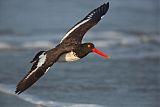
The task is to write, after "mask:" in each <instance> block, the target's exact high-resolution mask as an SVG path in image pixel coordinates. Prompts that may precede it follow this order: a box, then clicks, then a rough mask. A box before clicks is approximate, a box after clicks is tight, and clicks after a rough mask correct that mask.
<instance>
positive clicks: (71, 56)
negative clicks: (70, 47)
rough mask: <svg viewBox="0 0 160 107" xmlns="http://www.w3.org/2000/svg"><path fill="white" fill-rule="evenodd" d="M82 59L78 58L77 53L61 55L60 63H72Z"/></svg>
mask: <svg viewBox="0 0 160 107" xmlns="http://www.w3.org/2000/svg"><path fill="white" fill-rule="evenodd" d="M79 59H80V58H79V57H77V56H76V53H74V52H69V53H65V54H63V55H61V56H60V57H59V59H58V62H71V61H77V60H79Z"/></svg>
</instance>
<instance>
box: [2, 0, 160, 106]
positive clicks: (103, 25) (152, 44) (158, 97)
mask: <svg viewBox="0 0 160 107" xmlns="http://www.w3.org/2000/svg"><path fill="white" fill-rule="evenodd" d="M109 1H110V9H109V11H108V13H107V15H106V16H105V17H104V18H103V19H102V20H101V21H100V23H99V24H98V25H97V26H95V27H94V28H93V29H91V30H90V31H89V32H88V33H87V34H86V35H85V37H84V42H88V41H89V42H93V43H94V44H95V46H96V47H97V48H98V49H100V50H101V51H103V52H104V53H107V54H108V55H110V56H111V58H110V59H108V60H106V59H104V58H102V57H100V56H98V55H96V54H94V53H91V54H89V55H88V56H87V57H85V58H83V59H81V60H80V61H77V62H71V63H56V64H54V65H53V66H52V68H51V69H50V70H49V72H47V74H46V75H45V76H43V77H42V78H41V79H40V80H39V81H37V82H36V83H35V84H34V85H33V86H32V87H30V88H29V89H27V90H26V91H25V92H23V93H22V94H20V95H15V94H14V91H15V87H16V84H17V83H18V82H19V81H20V80H21V79H22V78H23V76H24V75H25V74H26V73H27V71H28V70H29V69H30V67H31V64H30V63H29V62H30V60H31V59H32V58H33V57H34V55H35V54H36V52H38V51H39V50H47V49H50V48H53V47H54V46H56V44H58V43H59V42H60V39H61V38H62V37H63V35H64V34H65V32H67V30H68V29H70V28H71V27H72V26H73V25H74V24H75V23H77V22H78V21H79V20H81V19H82V18H83V17H84V16H85V15H86V14H87V13H89V12H90V11H91V10H92V9H94V8H95V7H98V6H99V5H100V4H103V3H104V2H106V0H92V1H85V0H79V1H78V0H70V1H62V0H58V1H55V0H54V1H52V0H34V1H30V2H28V1H25V0H5V1H2V0H1V1H0V16H1V17H0V60H1V61H0V73H1V75H0V106H1V107H11V106H12V107H159V106H160V102H159V101H160V79H159V78H160V49H159V47H160V35H159V34H160V33H159V32H160V30H159V25H160V19H159V14H158V12H159V0H134V1H133V0H121V1H120V0H109Z"/></svg>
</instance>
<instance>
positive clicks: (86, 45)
mask: <svg viewBox="0 0 160 107" xmlns="http://www.w3.org/2000/svg"><path fill="white" fill-rule="evenodd" d="M82 48H83V49H84V50H85V51H86V52H88V53H89V52H92V49H94V48H95V47H94V44H93V43H84V44H82Z"/></svg>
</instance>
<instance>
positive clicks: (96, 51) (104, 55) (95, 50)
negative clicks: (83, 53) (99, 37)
mask: <svg viewBox="0 0 160 107" xmlns="http://www.w3.org/2000/svg"><path fill="white" fill-rule="evenodd" d="M92 52H95V53H97V54H99V55H101V56H103V57H105V58H110V56H108V55H106V54H104V53H103V52H101V51H99V50H97V49H96V48H93V49H92Z"/></svg>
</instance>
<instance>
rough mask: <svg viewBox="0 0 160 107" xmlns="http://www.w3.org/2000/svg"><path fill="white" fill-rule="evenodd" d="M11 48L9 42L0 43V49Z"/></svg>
mask: <svg viewBox="0 0 160 107" xmlns="http://www.w3.org/2000/svg"><path fill="white" fill-rule="evenodd" d="M13 48H14V46H13V45H11V44H9V43H4V42H1V43H0V49H13Z"/></svg>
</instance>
